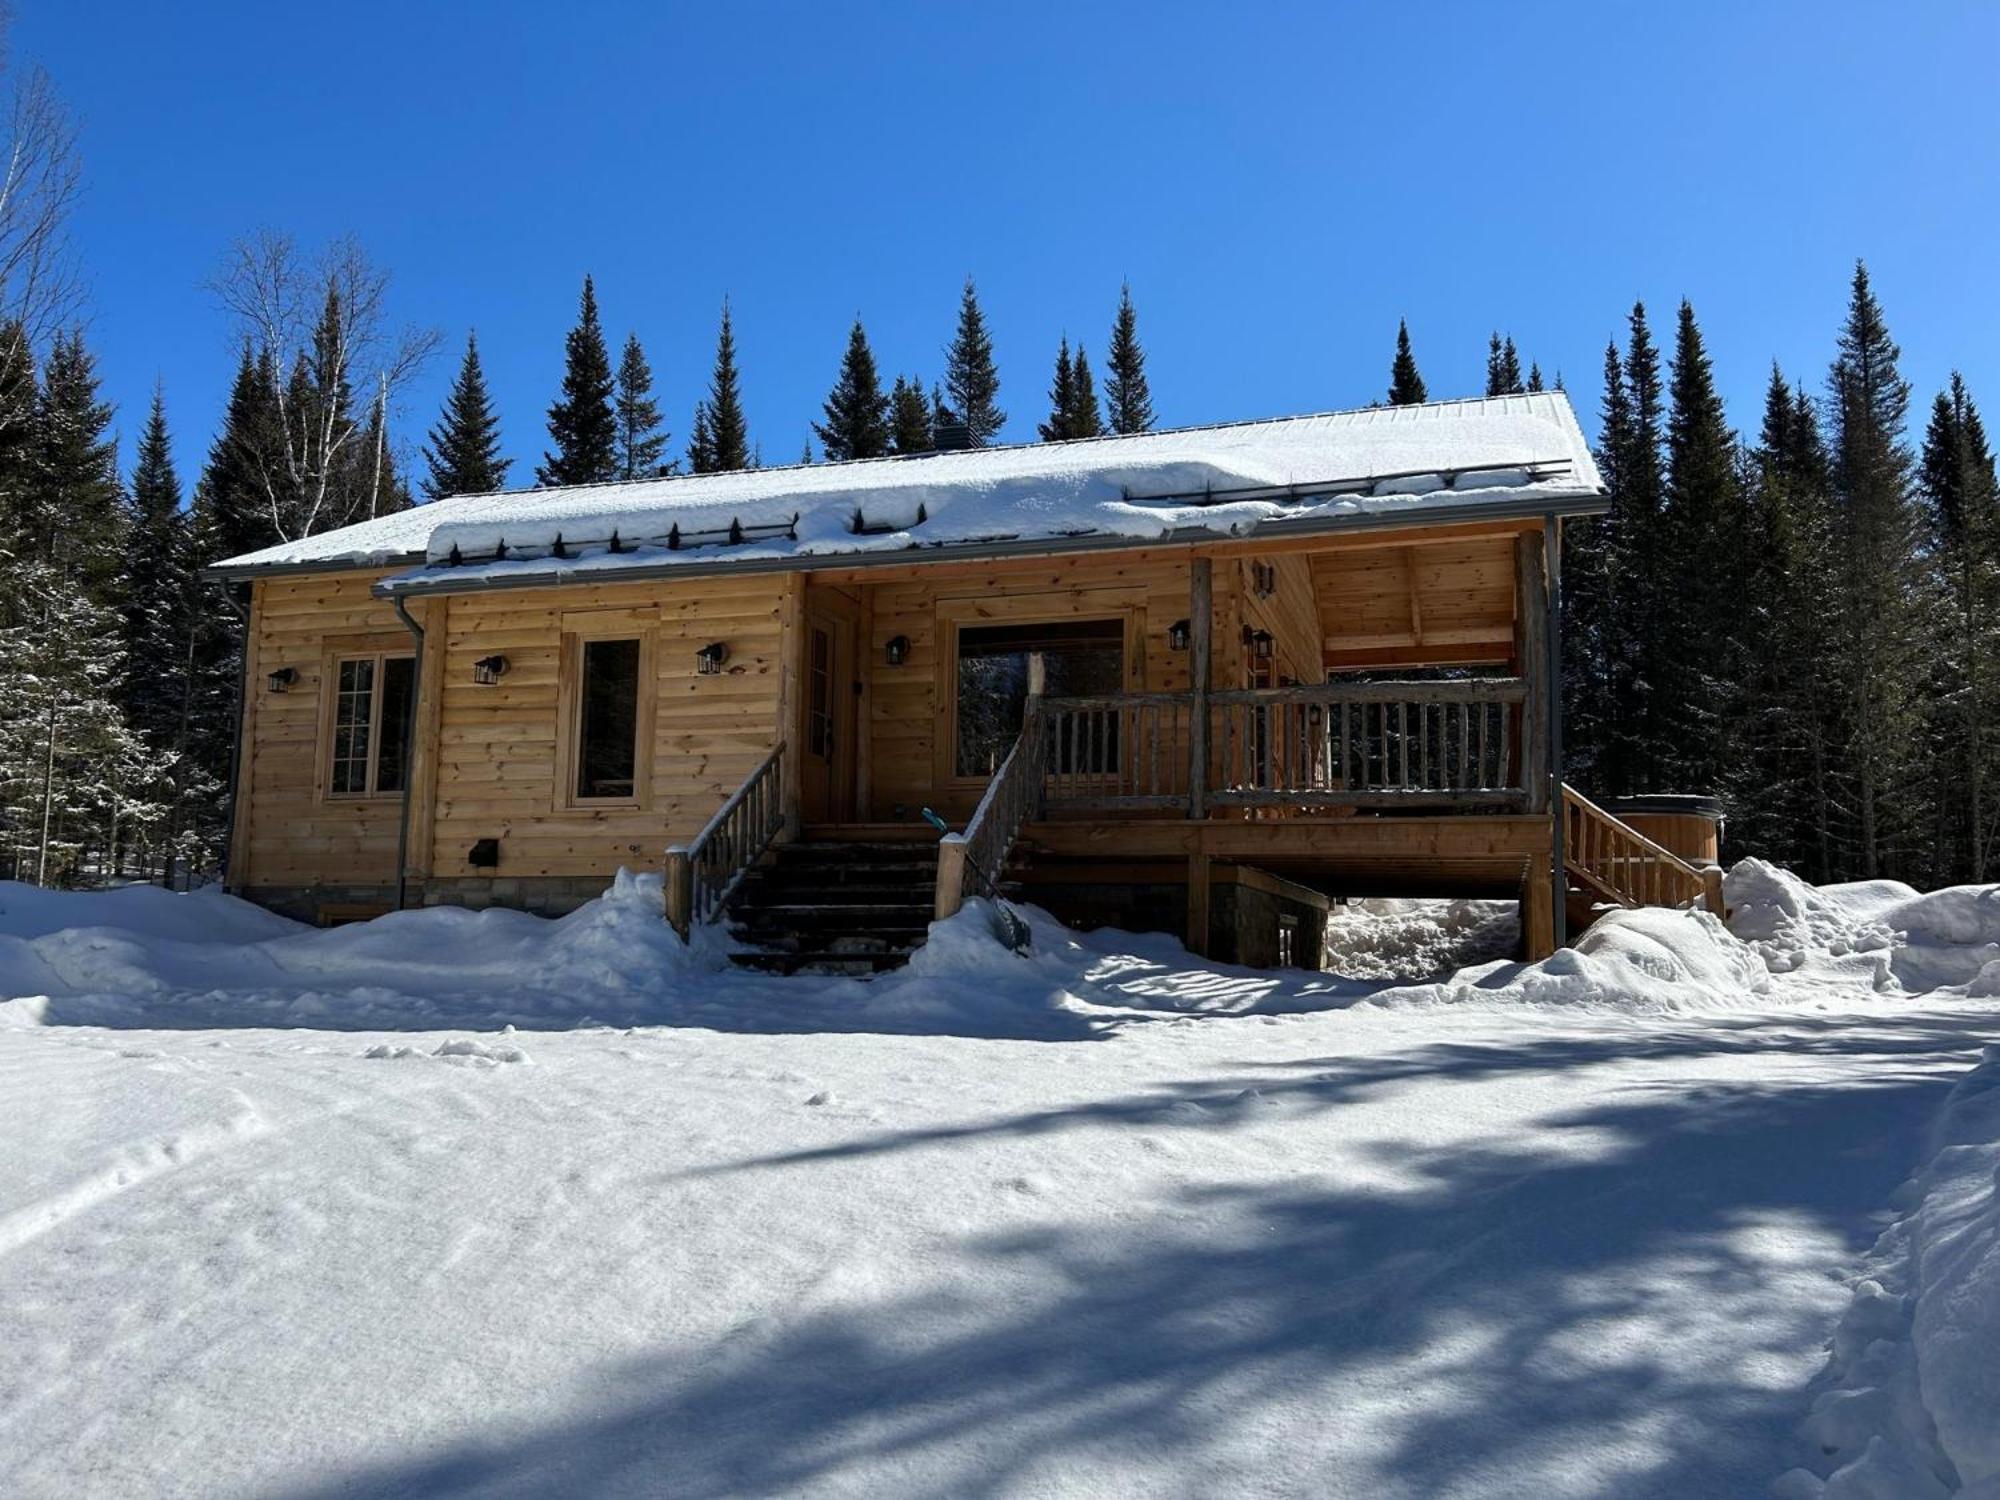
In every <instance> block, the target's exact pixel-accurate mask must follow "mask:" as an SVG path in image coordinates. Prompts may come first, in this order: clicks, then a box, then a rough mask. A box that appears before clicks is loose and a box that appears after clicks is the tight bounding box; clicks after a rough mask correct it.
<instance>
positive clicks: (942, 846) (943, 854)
mask: <svg viewBox="0 0 2000 1500" xmlns="http://www.w3.org/2000/svg"><path fill="white" fill-rule="evenodd" d="M937 849H938V866H937V890H936V892H935V894H934V895H933V897H932V900H931V915H932V917H934V918H935V919H936V920H937V921H940V922H942V921H944V920H946V919H947V918H949V917H955V916H957V915H958V912H959V908H960V907H962V906H964V905H965V850H966V843H965V840H964V839H962V838H960V837H959V836H958V835H956V834H950V833H948V834H946V835H945V836H944V837H943V838H941V839H939V840H938V846H937Z"/></svg>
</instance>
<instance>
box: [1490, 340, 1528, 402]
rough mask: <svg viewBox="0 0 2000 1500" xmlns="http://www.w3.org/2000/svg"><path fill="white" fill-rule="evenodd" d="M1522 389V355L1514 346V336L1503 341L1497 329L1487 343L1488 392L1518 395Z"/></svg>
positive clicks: (1492, 394)
mask: <svg viewBox="0 0 2000 1500" xmlns="http://www.w3.org/2000/svg"><path fill="white" fill-rule="evenodd" d="M1521 390H1522V387H1521V356H1520V353H1519V351H1517V350H1516V349H1515V348H1514V336H1513V335H1512V334H1509V335H1508V336H1507V338H1506V339H1505V341H1502V339H1501V337H1500V334H1499V331H1498V330H1497V329H1496V330H1495V331H1494V334H1493V337H1492V338H1491V339H1490V340H1488V341H1487V345H1486V394H1487V395H1489V396H1518V395H1520V394H1521Z"/></svg>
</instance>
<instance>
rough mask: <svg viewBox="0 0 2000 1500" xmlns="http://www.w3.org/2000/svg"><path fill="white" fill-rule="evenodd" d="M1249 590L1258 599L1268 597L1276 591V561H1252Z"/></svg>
mask: <svg viewBox="0 0 2000 1500" xmlns="http://www.w3.org/2000/svg"><path fill="white" fill-rule="evenodd" d="M1250 592H1251V593H1253V594H1255V595H1256V596H1257V597H1258V598H1259V599H1268V598H1270V597H1271V596H1272V595H1273V594H1275V593H1277V592H1278V565H1277V564H1276V563H1267V562H1253V563H1252V564H1250Z"/></svg>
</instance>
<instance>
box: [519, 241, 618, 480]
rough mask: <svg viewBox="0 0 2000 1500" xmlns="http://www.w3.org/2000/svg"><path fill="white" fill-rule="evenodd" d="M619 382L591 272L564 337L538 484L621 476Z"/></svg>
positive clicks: (537, 471)
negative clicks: (615, 396) (614, 398)
mask: <svg viewBox="0 0 2000 1500" xmlns="http://www.w3.org/2000/svg"><path fill="white" fill-rule="evenodd" d="M614 386H615V382H614V380H613V378H612V374H611V356H610V353H609V352H608V351H607V350H606V348H605V345H604V329H603V327H602V326H601V325H600V324H599V322H598V319H597V289H596V288H595V287H594V286H593V285H592V284H591V279H590V278H589V277H588V276H586V277H584V278H583V297H582V302H581V307H580V309H579V313H578V317H577V323H576V327H574V328H572V329H571V330H570V331H569V333H568V334H567V335H566V336H565V338H564V340H563V378H562V394H561V395H560V396H559V397H557V398H556V402H555V404H554V405H553V406H551V407H550V408H549V442H550V444H551V445H552V446H551V448H550V451H548V452H547V453H545V454H543V456H542V463H541V466H540V467H539V468H538V469H536V470H535V482H536V483H537V484H540V485H563V484H598V483H602V482H603V481H604V480H607V479H615V478H617V477H618V418H617V415H616V413H615V412H614V411H613V410H612V405H611V394H612V390H613V389H614Z"/></svg>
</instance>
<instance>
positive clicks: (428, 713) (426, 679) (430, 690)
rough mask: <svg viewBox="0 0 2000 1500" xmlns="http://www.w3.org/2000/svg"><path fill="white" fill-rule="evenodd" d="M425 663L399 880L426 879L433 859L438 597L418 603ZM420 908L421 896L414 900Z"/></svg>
mask: <svg viewBox="0 0 2000 1500" xmlns="http://www.w3.org/2000/svg"><path fill="white" fill-rule="evenodd" d="M419 608H420V609H421V610H422V611H423V622H424V659H423V664H422V665H421V666H420V667H419V668H418V670H417V712H416V733H415V734H414V735H413V736H412V743H411V745H410V835H409V845H408V852H407V854H406V856H405V858H404V864H403V869H404V878H405V879H406V880H409V881H412V882H417V881H425V880H429V879H430V876H431V863H432V860H433V859H434V858H435V857H436V849H435V847H434V845H435V843H436V830H437V800H438V788H439V785H440V782H439V777H438V738H439V734H440V731H441V729H442V727H443V724H444V695H445V693H446V692H447V691H448V684H447V683H446V682H445V642H446V638H447V637H446V630H447V621H448V614H449V611H450V608H451V600H450V599H449V598H447V597H444V596H440V597H438V598H435V599H428V600H424V601H421V602H420V604H419ZM419 904H421V897H419Z"/></svg>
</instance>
